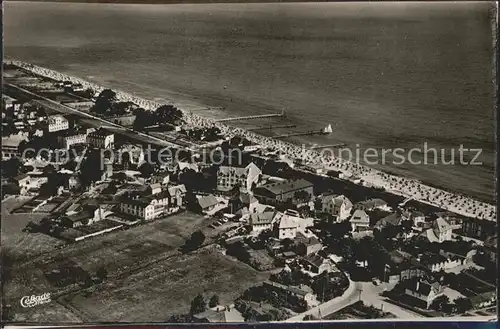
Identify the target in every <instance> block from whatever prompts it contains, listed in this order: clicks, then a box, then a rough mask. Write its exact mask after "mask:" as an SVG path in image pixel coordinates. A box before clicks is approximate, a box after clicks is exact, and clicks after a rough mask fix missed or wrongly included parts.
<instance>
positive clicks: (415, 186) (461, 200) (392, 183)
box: [4, 60, 496, 221]
mask: <svg viewBox="0 0 500 329" xmlns="http://www.w3.org/2000/svg"><path fill="white" fill-rule="evenodd" d="M4 63H8V64H13V65H15V66H18V67H20V68H22V69H25V70H28V71H30V72H32V73H34V74H37V75H39V76H43V77H47V78H51V79H55V80H68V81H72V82H74V83H81V84H82V85H83V86H84V87H85V88H92V89H94V90H95V91H96V93H99V92H100V91H102V90H103V89H107V88H105V87H103V86H101V85H98V84H96V83H91V82H88V81H85V80H83V79H80V78H77V77H72V76H69V75H66V74H63V73H60V72H57V71H54V70H52V69H47V68H43V67H40V66H37V65H33V64H29V63H25V62H22V61H16V60H4ZM113 91H115V92H116V94H117V98H118V99H119V100H121V101H131V102H133V103H136V104H137V105H139V106H141V107H143V108H144V109H146V110H155V109H156V108H158V107H159V106H161V105H163V104H171V105H174V106H176V107H178V108H179V109H180V110H181V111H182V112H183V113H184V118H185V120H186V122H187V124H188V125H190V126H192V127H213V126H215V127H218V128H219V129H220V130H221V132H222V134H223V135H225V136H226V137H229V138H231V137H234V136H242V137H244V138H246V139H248V140H250V141H251V142H253V143H255V144H257V145H260V146H262V147H265V148H271V149H273V150H275V151H277V152H278V153H279V154H281V155H285V156H286V157H288V158H289V159H292V160H301V161H302V162H303V163H304V164H305V165H309V166H316V167H321V168H324V169H326V170H335V171H339V172H342V173H344V174H347V175H348V176H351V177H353V178H352V179H349V180H351V181H353V180H355V179H360V180H362V181H364V182H365V183H367V185H368V186H372V187H378V188H384V189H385V190H386V191H388V192H390V193H393V194H397V195H402V196H405V197H409V198H412V199H414V200H417V201H420V202H423V203H427V204H430V205H433V206H436V207H439V208H441V209H444V210H448V211H451V212H454V213H457V214H459V215H463V216H467V217H473V218H478V219H484V220H490V221H495V220H496V207H495V205H492V204H490V203H488V202H484V201H479V200H477V199H474V198H472V197H469V196H465V195H462V194H459V193H454V192H449V191H446V190H444V189H441V188H437V187H433V186H429V185H426V184H424V183H423V182H422V181H419V180H416V179H410V178H405V177H402V176H398V175H395V174H392V173H388V172H385V171H382V170H378V169H374V168H371V167H368V166H365V165H359V164H356V163H351V162H348V161H347V160H344V159H341V158H337V157H332V156H324V157H323V158H321V157H320V153H319V152H317V151H314V150H307V149H305V148H303V147H301V146H300V145H296V144H293V143H290V142H286V141H282V140H277V139H273V138H272V137H267V136H264V135H260V134H257V133H254V132H251V131H247V130H245V129H243V128H238V127H234V126H228V125H226V124H223V123H221V122H217V121H215V120H214V119H210V118H206V117H203V116H200V115H198V114H194V113H193V112H191V111H193V110H194V109H189V108H186V107H185V106H183V104H182V102H178V103H177V102H175V101H168V102H165V103H159V102H156V101H151V100H147V99H144V98H141V97H137V96H134V95H133V94H130V93H126V92H123V91H120V90H116V89H113ZM184 105H185V104H184ZM207 108H209V106H207ZM197 112H198V113H199V112H200V111H197Z"/></svg>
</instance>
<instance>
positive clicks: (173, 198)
mask: <svg viewBox="0 0 500 329" xmlns="http://www.w3.org/2000/svg"><path fill="white" fill-rule="evenodd" d="M184 191H185V187H182V186H178V187H177V188H175V189H172V188H171V189H163V188H162V187H161V185H160V184H154V185H152V186H150V187H149V188H148V192H150V193H147V194H146V193H145V194H140V193H134V194H132V195H129V196H127V197H124V198H123V199H122V201H121V202H120V211H121V212H122V213H125V214H128V215H131V216H136V217H139V218H141V219H143V220H145V221H149V220H153V219H155V218H158V217H161V216H166V215H168V214H172V213H174V212H177V211H178V210H179V209H180V208H181V207H182V205H183V202H184V200H183V198H184V195H185V192H184ZM171 193H174V195H172V194H171Z"/></svg>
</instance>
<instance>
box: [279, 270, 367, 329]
mask: <svg viewBox="0 0 500 329" xmlns="http://www.w3.org/2000/svg"><path fill="white" fill-rule="evenodd" d="M361 287H362V286H361V284H360V283H359V282H354V281H352V280H351V279H349V287H348V288H347V289H346V291H344V293H343V294H342V296H339V297H335V298H334V299H331V300H329V301H327V302H324V303H323V304H321V305H318V306H316V307H313V308H311V309H310V310H307V311H306V312H304V313H300V314H298V315H296V316H293V317H291V318H289V319H287V320H285V322H296V321H302V320H303V319H304V317H305V316H306V315H312V316H313V317H315V318H321V317H324V316H327V315H330V314H333V313H335V312H338V311H340V310H341V309H343V308H345V307H347V306H349V305H351V304H354V303H356V302H357V301H359V298H360V294H359V293H360V290H361Z"/></svg>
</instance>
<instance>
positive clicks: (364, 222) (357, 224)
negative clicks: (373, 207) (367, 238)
mask: <svg viewBox="0 0 500 329" xmlns="http://www.w3.org/2000/svg"><path fill="white" fill-rule="evenodd" d="M350 223H351V227H352V231H353V232H354V231H358V230H360V229H366V228H369V227H370V217H369V216H368V214H367V213H366V212H365V211H364V210H360V209H358V210H356V211H354V214H352V217H351V219H350Z"/></svg>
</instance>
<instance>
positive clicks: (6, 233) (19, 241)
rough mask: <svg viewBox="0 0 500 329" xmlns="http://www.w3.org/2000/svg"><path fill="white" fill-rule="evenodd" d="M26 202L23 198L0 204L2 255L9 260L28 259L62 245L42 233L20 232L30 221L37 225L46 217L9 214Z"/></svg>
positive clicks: (38, 214)
mask: <svg viewBox="0 0 500 329" xmlns="http://www.w3.org/2000/svg"><path fill="white" fill-rule="evenodd" d="M26 200H27V199H26V198H24V197H13V198H10V199H8V200H4V201H3V202H2V234H1V238H2V249H3V250H2V254H3V255H6V254H8V256H9V259H11V258H12V259H16V260H25V259H29V258H30V257H32V256H34V255H38V254H40V253H43V252H47V251H50V250H52V249H54V248H55V247H57V246H58V245H61V244H63V242H61V241H60V240H58V239H55V238H52V237H50V236H48V235H45V234H42V233H26V232H23V231H22V230H23V229H24V228H25V227H26V225H27V224H28V223H29V222H30V221H32V222H34V223H37V224H38V223H39V222H40V220H41V219H42V218H44V217H45V216H46V214H41V213H27V214H17V213H10V211H11V210H12V209H16V208H18V207H19V206H20V205H21V204H23V203H24V202H26Z"/></svg>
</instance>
